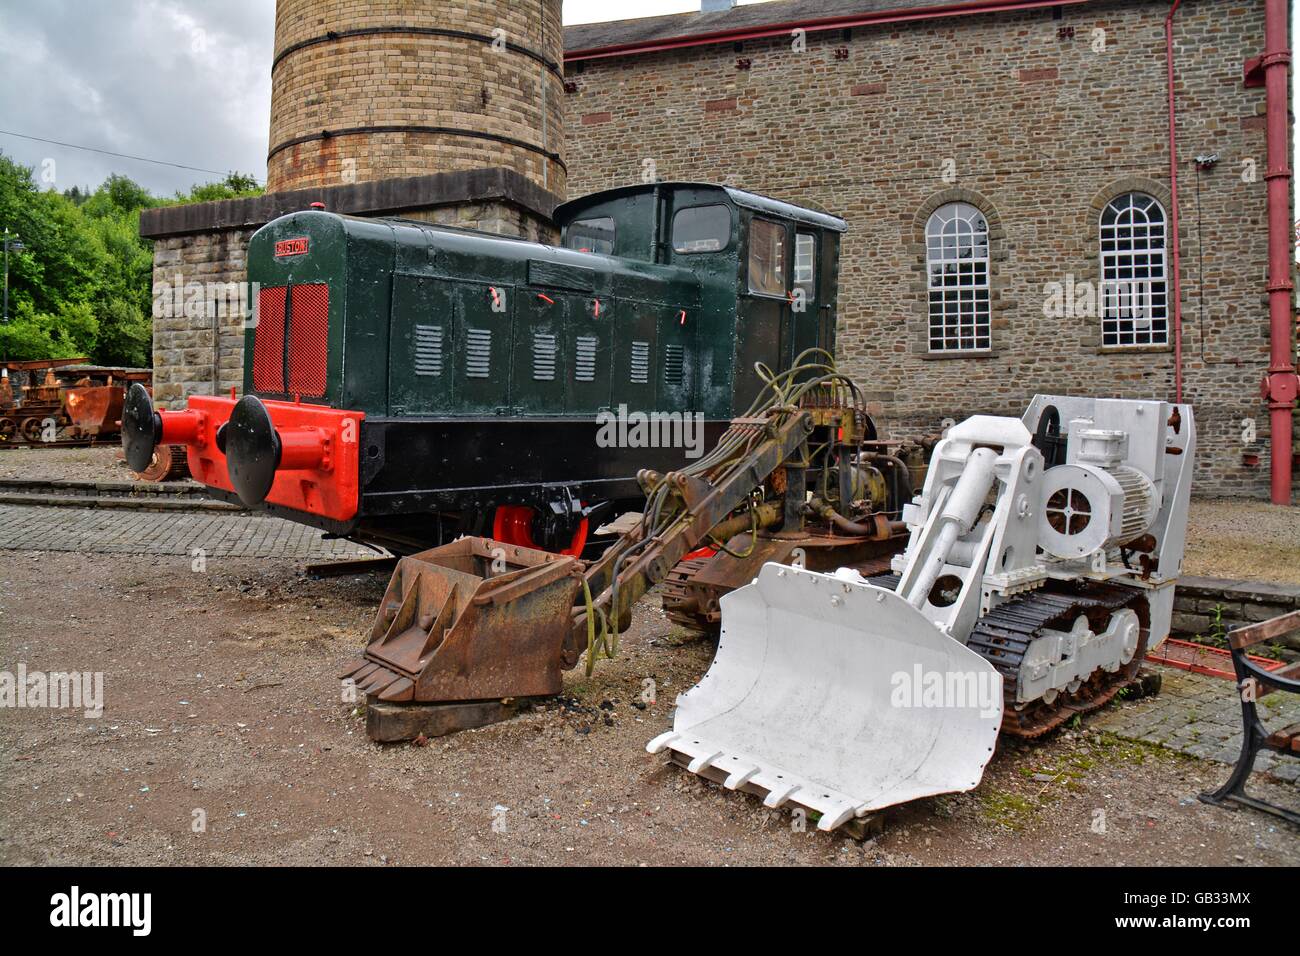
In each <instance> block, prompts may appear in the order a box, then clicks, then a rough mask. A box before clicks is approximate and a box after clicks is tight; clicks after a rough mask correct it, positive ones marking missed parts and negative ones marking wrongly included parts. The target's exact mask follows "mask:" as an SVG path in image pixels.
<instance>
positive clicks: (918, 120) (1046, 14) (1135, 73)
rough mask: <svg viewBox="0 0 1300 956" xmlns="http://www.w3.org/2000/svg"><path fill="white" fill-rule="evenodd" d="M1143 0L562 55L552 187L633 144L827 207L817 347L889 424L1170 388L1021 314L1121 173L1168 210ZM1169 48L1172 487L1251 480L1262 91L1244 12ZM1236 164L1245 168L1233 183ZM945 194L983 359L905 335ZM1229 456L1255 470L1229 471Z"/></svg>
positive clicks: (1056, 322)
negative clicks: (971, 289) (833, 341)
mask: <svg viewBox="0 0 1300 956" xmlns="http://www.w3.org/2000/svg"><path fill="white" fill-rule="evenodd" d="M1167 12H1168V5H1167V4H1165V3H1148V2H1112V3H1099V4H1088V5H1087V6H1081V7H1067V8H1063V9H1062V10H1060V11H1059V18H1057V17H1056V16H1054V15H1053V12H1052V11H1051V10H1044V11H1026V12H1020V13H1004V14H997V15H979V16H968V17H957V18H949V19H941V20H933V21H926V22H918V23H913V24H901V25H900V24H894V25H885V26H880V27H870V28H859V29H857V30H855V31H853V34H852V36H851V38H850V39H848V40H845V39H844V38H843V37H842V36H841V34H840V33H838V32H836V33H832V34H824V35H823V34H810V35H809V36H808V37H807V49H806V51H805V52H795V51H794V50H792V48H791V40H790V39H788V38H775V39H770V40H759V41H749V42H746V43H745V44H744V46H743V48H742V49H741V50H740V51H737V50H736V49H734V47H733V46H732V45H731V44H726V45H723V46H704V47H695V48H690V49H686V50H679V51H669V52H662V53H652V54H644V55H638V56H630V57H623V58H615V59H607V60H596V61H588V62H585V63H581V64H570V65H569V67H568V70H567V73H568V79H569V81H570V83H571V85H572V86H573V87H575V91H574V92H572V93H570V94H569V95H568V96H567V97H566V105H567V108H568V115H569V119H568V124H567V126H568V136H569V140H568V158H569V161H570V177H569V190H570V194H571V195H582V194H583V193H586V192H590V191H594V190H597V189H604V188H607V187H611V186H617V185H622V184H626V183H628V182H633V181H637V180H639V179H640V177H641V174H642V171H643V169H644V168H645V166H644V161H645V160H647V159H649V160H653V161H654V168H655V171H656V173H657V175H658V176H659V177H660V178H662V179H687V180H689V179H703V180H714V181H723V182H727V183H730V184H734V185H737V186H741V187H744V188H746V189H752V190H755V191H758V192H764V193H768V194H771V195H773V196H777V197H779V198H783V199H789V200H792V201H795V202H800V203H803V204H806V205H810V206H814V207H821V208H825V209H826V210H828V211H830V212H833V213H836V214H838V215H841V216H844V217H845V218H846V219H847V220H848V222H849V227H850V228H849V232H848V234H847V235H846V236H845V237H844V244H843V249H842V254H841V266H840V272H841V280H840V281H841V294H840V308H841V311H840V320H839V355H840V359H841V362H842V364H843V365H844V366H845V368H846V369H847V371H849V372H850V373H851V374H853V375H854V376H855V377H857V378H858V379H859V381H861V382H863V383H864V385H865V387H866V388H867V389H868V390H869V391H870V394H871V398H872V399H873V400H874V401H876V402H878V403H879V406H880V410H881V414H882V417H883V419H884V424H885V425H886V427H887V429H888V430H890V431H891V432H893V433H895V434H908V433H911V432H914V431H915V430H918V429H927V430H933V429H935V428H936V427H937V426H938V425H939V423H940V421H941V420H942V419H943V418H945V417H949V416H951V417H954V418H960V417H962V416H963V415H966V414H971V413H975V412H990V413H999V414H1007V413H1013V414H1019V413H1020V412H1021V411H1022V410H1023V408H1024V405H1025V403H1026V401H1027V399H1028V398H1029V397H1030V396H1031V395H1032V394H1033V393H1034V392H1036V391H1058V392H1073V393H1088V394H1098V395H1109V396H1133V397H1139V396H1160V397H1171V396H1172V394H1173V381H1174V363H1173V350H1172V347H1169V348H1158V349H1153V350H1144V351H1141V352H1134V351H1113V350H1112V351H1107V350H1103V348H1102V347H1101V345H1100V334H1099V321H1098V320H1097V319H1096V318H1067V319H1060V318H1049V317H1048V316H1046V315H1045V314H1044V301H1045V286H1046V284H1047V283H1049V282H1064V281H1065V280H1066V277H1067V276H1069V275H1072V276H1074V277H1075V279H1076V280H1088V281H1090V282H1095V281H1096V279H1097V277H1098V245H1097V242H1098V240H1097V223H1098V216H1099V213H1100V210H1101V208H1102V207H1103V206H1104V205H1105V203H1106V202H1107V201H1109V200H1110V199H1111V198H1113V197H1114V196H1116V195H1118V194H1120V193H1122V192H1125V191H1128V190H1130V189H1139V190H1142V191H1145V192H1148V193H1150V194H1152V195H1154V196H1156V198H1157V199H1159V200H1160V201H1161V202H1162V203H1163V204H1165V207H1166V209H1168V208H1169V168H1168V127H1167V115H1168V114H1167V111H1166V105H1165V102H1166V101H1165V97H1166V85H1165V55H1164V53H1165V49H1164V30H1163V27H1164V17H1165V15H1166V13H1167ZM1099 30H1100V31H1104V33H1096V32H1095V31H1099ZM1101 38H1104V47H1102V46H1101V44H1100V43H1098V40H1099V39H1101ZM1175 40H1176V53H1175V55H1176V63H1177V70H1178V86H1177V100H1178V110H1179V114H1178V116H1179V119H1178V137H1179V159H1180V177H1179V180H1180V181H1179V188H1180V200H1181V201H1180V207H1181V236H1182V276H1181V277H1182V290H1183V324H1184V372H1185V397H1186V398H1187V399H1188V400H1190V401H1192V402H1193V403H1194V404H1195V406H1196V413H1197V417H1198V426H1199V430H1200V439H1201V443H1200V452H1199V454H1198V458H1197V467H1196V485H1195V488H1196V490H1197V492H1198V493H1201V494H1220V493H1221V494H1247V495H1257V496H1262V495H1265V494H1266V493H1267V484H1268V448H1267V432H1268V428H1267V415H1266V412H1265V410H1264V408H1263V406H1262V404H1261V402H1260V401H1259V399H1258V391H1257V385H1258V382H1259V379H1260V377H1261V374H1262V372H1263V369H1264V368H1265V367H1266V365H1267V356H1268V328H1267V320H1268V312H1267V304H1266V294H1265V279H1264V276H1265V268H1266V265H1267V235H1266V216H1267V213H1266V206H1265V183H1264V177H1263V174H1264V170H1265V166H1266V163H1265V136H1264V129H1263V123H1262V115H1263V110H1264V91H1263V90H1262V89H1245V88H1244V87H1243V85H1242V64H1243V61H1245V60H1246V59H1248V58H1250V57H1253V56H1257V55H1258V54H1259V53H1260V52H1261V51H1262V48H1263V5H1262V4H1258V3H1255V4H1246V3H1240V2H1230V0H1199V2H1197V3H1195V4H1188V5H1184V6H1183V7H1182V8H1181V9H1180V11H1179V12H1178V15H1177V21H1176V27H1175ZM739 59H744V60H748V61H749V65H748V68H745V69H741V68H738V66H737V61H738V60H739ZM1208 153H1218V154H1219V157H1220V163H1219V165H1218V166H1217V167H1216V168H1214V169H1213V170H1211V171H1208V172H1205V173H1202V174H1200V176H1199V184H1198V174H1197V171H1196V169H1195V166H1194V164H1193V163H1192V162H1191V159H1192V157H1194V156H1196V155H1199V154H1208ZM1246 160H1252V161H1253V162H1254V164H1255V171H1256V175H1255V178H1254V181H1253V182H1245V181H1243V172H1244V171H1245V167H1244V166H1243V162H1244V161H1246ZM945 173H949V174H950V175H948V176H947V177H945V175H944V174H945ZM952 200H966V201H970V202H973V203H974V204H975V205H977V206H979V208H980V209H981V210H982V211H984V213H985V215H986V216H987V217H988V220H989V224H990V228H991V242H992V258H993V260H994V262H993V265H994V280H993V289H992V299H993V326H994V328H993V354H992V355H988V356H982V357H960V358H952V357H947V356H945V357H942V358H939V357H935V356H932V355H930V354H929V353H928V352H927V343H926V341H925V329H926V293H925V272H924V245H923V229H924V224H925V219H926V216H927V214H928V212H929V211H930V210H932V209H934V208H935V207H936V206H938V205H939V204H941V203H943V202H947V201H952ZM1171 259H1172V257H1171ZM1170 292H1171V297H1172V282H1171V283H1170ZM1247 419H1249V420H1253V421H1254V423H1255V426H1256V432H1257V434H1256V438H1255V440H1254V442H1253V443H1251V444H1246V443H1244V442H1243V440H1242V433H1243V424H1242V423H1243V420H1247ZM1246 453H1251V454H1256V455H1258V456H1259V464H1258V465H1257V466H1255V467H1250V466H1248V465H1246V464H1244V463H1243V455H1244V454H1246Z"/></svg>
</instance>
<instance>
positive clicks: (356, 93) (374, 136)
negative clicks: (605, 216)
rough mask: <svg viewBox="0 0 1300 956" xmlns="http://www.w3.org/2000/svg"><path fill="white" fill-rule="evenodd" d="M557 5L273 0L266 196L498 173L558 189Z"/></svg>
mask: <svg viewBox="0 0 1300 956" xmlns="http://www.w3.org/2000/svg"><path fill="white" fill-rule="evenodd" d="M560 10H561V0H527V2H517V0H497V2H493V0H279V2H278V3H277V5H276V16H275V56H274V59H273V61H272V64H271V83H272V85H271V135H270V144H269V152H268V156H267V190H268V191H269V192H279V191H282V190H290V189H302V188H310V187H320V186H336V185H346V184H351V183H361V182H368V181H373V180H382V179H393V178H398V177H406V176H418V175H425V174H429V173H441V172H453V171H460V170H470V169H481V168H486V167H506V168H509V169H514V170H515V171H517V172H518V173H520V174H522V175H523V176H525V177H526V178H528V179H530V180H532V181H533V182H534V183H536V184H537V185H538V186H540V187H541V188H542V189H544V190H546V191H547V192H549V193H552V194H554V195H556V196H559V197H560V198H563V197H564V195H565V167H564V158H563V155H564V102H563V97H564V75H563V61H564V37H563V29H562V26H561V19H560Z"/></svg>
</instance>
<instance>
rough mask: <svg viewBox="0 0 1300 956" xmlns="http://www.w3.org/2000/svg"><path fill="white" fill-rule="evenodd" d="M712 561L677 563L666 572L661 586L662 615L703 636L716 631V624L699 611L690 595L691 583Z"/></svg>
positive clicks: (701, 559)
mask: <svg viewBox="0 0 1300 956" xmlns="http://www.w3.org/2000/svg"><path fill="white" fill-rule="evenodd" d="M712 560H713V559H712V558H711V557H709V558H690V559H688V560H685V561H678V562H677V564H676V566H674V567H673V569H672V570H671V571H669V572H668V577H666V578H664V583H663V585H662V591H663V604H664V614H665V615H666V616H667V617H668V620H670V621H672V622H673V623H674V624H680V625H681V626H682V627H684V628H687V629H688V630H692V631H700V632H701V633H704V634H708V633H709V632H711V631H716V630H717V629H718V624H717V622H716V621H710V620H709V619H708V617H707V615H705V614H704V613H703V612H701V611H700V610H699V608H698V606H697V602H696V601H695V600H694V598H693V596H692V594H691V581H692V580H693V579H694V577H695V575H696V574H698V573H699V571H700V569H701V568H703V567H704V566H705V565H706V564H708V563H709V562H710V561H712Z"/></svg>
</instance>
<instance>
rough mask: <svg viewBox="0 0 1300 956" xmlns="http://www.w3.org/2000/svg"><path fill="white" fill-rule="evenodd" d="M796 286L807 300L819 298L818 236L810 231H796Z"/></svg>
mask: <svg viewBox="0 0 1300 956" xmlns="http://www.w3.org/2000/svg"><path fill="white" fill-rule="evenodd" d="M794 287H795V289H796V291H798V292H800V293H801V294H802V296H803V300H804V301H805V302H812V301H813V300H814V299H816V298H817V237H816V236H814V235H813V234H812V233H810V232H798V233H795V237H794Z"/></svg>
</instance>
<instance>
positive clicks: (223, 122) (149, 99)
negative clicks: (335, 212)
mask: <svg viewBox="0 0 1300 956" xmlns="http://www.w3.org/2000/svg"><path fill="white" fill-rule="evenodd" d="M274 20H275V5H274V3H272V2H270V0H223V2H222V3H220V4H214V3H202V2H199V0H122V2H114V3H86V2H84V0H42V2H41V3H33V4H6V5H5V6H4V9H2V10H0V129H5V130H10V131H13V132H18V133H26V134H28V135H30V136H38V137H43V138H46V139H53V140H60V141H62V142H66V143H76V144H80V145H85V146H94V147H98V148H100V149H104V150H109V151H112V152H117V153H127V154H130V155H133V156H143V157H148V158H150V159H159V160H166V161H168V162H172V163H179V164H183V165H188V166H197V167H202V168H204V169H210V170H217V171H228V170H239V171H241V172H245V173H252V174H253V175H255V176H256V177H258V178H259V179H265V177H266V149H267V127H268V118H269V115H270V108H271V77H270V72H271V51H272V44H273V42H274ZM0 150H3V151H4V152H5V153H6V154H7V155H9V156H11V157H13V158H14V159H16V160H18V161H19V162H21V163H23V164H25V165H29V166H34V167H36V169H37V174H38V176H40V175H41V173H42V171H43V170H46V169H51V167H50V165H49V164H48V163H47V160H53V165H52V172H53V179H54V181H53V182H52V183H50V182H43V184H44V185H53V186H54V187H55V188H57V189H61V190H62V189H68V188H70V187H72V186H74V185H79V186H90V187H92V188H93V187H95V186H97V185H99V183H101V182H102V181H103V180H104V179H105V177H107V176H108V175H109V174H110V173H114V172H116V173H123V174H125V175H128V176H130V177H131V178H132V179H135V180H136V181H138V182H140V183H142V184H144V185H145V186H147V187H148V188H149V189H151V190H152V191H153V192H155V193H161V194H171V193H173V192H175V191H177V190H186V189H188V188H189V187H190V186H191V185H192V184H194V183H196V182H208V181H211V180H214V179H220V178H221V175H220V172H218V173H216V174H213V173H205V172H196V171H193V170H186V169H176V168H173V167H169V166H160V165H154V164H151V163H145V162H140V161H138V160H130V159H122V158H118V157H113V156H105V155H101V154H97V153H90V152H84V151H81V150H74V149H68V148H65V147H62V146H54V145H50V144H46V143H39V142H33V141H31V140H24V139H19V138H16V137H13V136H6V135H3V134H0Z"/></svg>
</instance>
